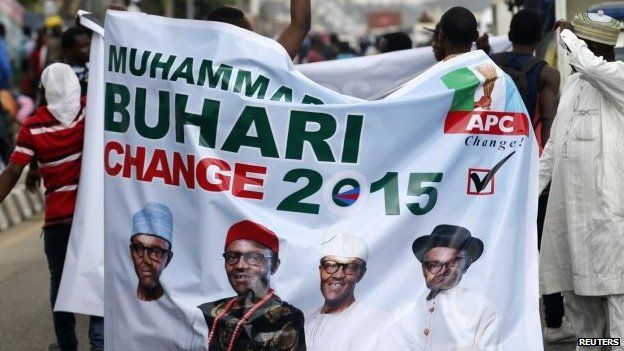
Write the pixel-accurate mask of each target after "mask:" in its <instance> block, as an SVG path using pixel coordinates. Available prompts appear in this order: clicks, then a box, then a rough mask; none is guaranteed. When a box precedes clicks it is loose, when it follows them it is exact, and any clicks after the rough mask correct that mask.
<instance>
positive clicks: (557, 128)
mask: <svg viewBox="0 0 624 351" xmlns="http://www.w3.org/2000/svg"><path fill="white" fill-rule="evenodd" d="M556 27H558V28H559V29H560V34H559V35H560V39H561V40H560V42H561V45H562V46H563V47H564V48H565V50H566V53H567V56H568V58H569V60H570V65H571V66H572V69H573V70H574V74H572V75H571V76H570V78H569V79H568V81H567V82H566V85H565V86H564V88H563V90H562V96H561V100H560V103H559V109H558V111H557V117H556V118H555V122H554V124H553V127H552V132H551V138H550V139H549V140H548V143H547V144H546V147H545V149H544V153H543V155H542V157H541V158H540V177H539V181H540V184H539V186H540V190H542V189H544V188H545V187H546V186H547V185H548V183H551V188H550V198H549V201H548V210H547V212H546V219H545V223H544V233H543V238H542V251H541V254H540V285H541V290H542V293H545V294H548V293H553V292H558V291H563V292H566V293H565V297H566V300H567V302H568V307H569V308H568V311H569V312H570V316H569V317H570V322H571V323H572V327H573V329H575V332H576V335H577V336H579V337H598V338H600V337H604V336H606V335H607V334H610V336H611V337H617V338H620V342H621V343H622V342H623V341H624V340H622V338H623V337H624V274H623V273H622V272H624V260H622V259H621V255H622V251H624V239H623V238H624V197H623V196H622V194H624V176H623V170H624V157H623V156H622V155H624V142H623V140H624V62H617V61H615V53H614V46H615V44H616V41H617V38H618V35H619V34H620V23H619V22H618V21H617V20H615V19H613V18H611V17H609V16H607V15H605V14H604V13H602V12H599V13H581V14H578V15H576V16H575V17H574V19H573V20H572V23H569V22H565V21H559V22H557V24H556ZM607 322H608V323H607ZM607 325H609V326H610V327H609V331H607ZM578 349H579V350H580V349H582V348H578ZM615 349H617V350H622V348H615Z"/></svg>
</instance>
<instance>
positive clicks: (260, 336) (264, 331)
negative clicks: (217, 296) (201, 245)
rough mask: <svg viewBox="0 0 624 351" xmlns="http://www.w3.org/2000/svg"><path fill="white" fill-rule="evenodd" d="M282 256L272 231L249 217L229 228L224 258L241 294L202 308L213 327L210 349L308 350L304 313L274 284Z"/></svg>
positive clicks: (236, 288)
mask: <svg viewBox="0 0 624 351" xmlns="http://www.w3.org/2000/svg"><path fill="white" fill-rule="evenodd" d="M278 257H279V240H278V238H277V235H275V233H274V232H273V231H271V230H269V229H268V228H266V227H264V226H263V225H260V224H258V223H254V222H252V221H248V220H245V221H241V222H238V223H236V224H234V225H233V226H231V227H230V229H229V230H228V233H227V236H226V238H225V253H224V254H223V258H224V259H225V272H226V274H227V276H228V280H229V281H230V285H231V286H232V289H234V291H235V292H236V294H237V296H234V297H230V298H225V299H221V300H217V301H214V302H209V303H205V304H203V305H200V306H198V307H199V309H200V310H201V311H202V312H203V314H204V318H205V319H206V323H207V324H208V327H209V328H210V335H209V337H208V348H209V349H210V350H211V351H214V350H217V351H220V350H228V351H230V350H237V351H242V350H267V351H268V350H305V334H304V331H303V313H302V312H301V311H300V310H298V309H297V308H295V307H293V306H291V305H290V304H288V303H286V302H284V301H282V300H281V299H280V298H279V297H278V296H277V295H275V293H274V291H273V289H271V288H270V278H271V275H273V274H274V273H275V272H276V271H277V268H278V267H279V264H280V260H279V258H278Z"/></svg>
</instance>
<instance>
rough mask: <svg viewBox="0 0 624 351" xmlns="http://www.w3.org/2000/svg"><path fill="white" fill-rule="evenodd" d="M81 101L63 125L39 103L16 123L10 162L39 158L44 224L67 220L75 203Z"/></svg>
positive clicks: (70, 218)
mask: <svg viewBox="0 0 624 351" xmlns="http://www.w3.org/2000/svg"><path fill="white" fill-rule="evenodd" d="M84 101H85V99H84V98H83V99H82V107H83V108H81V109H80V112H79V113H78V116H76V118H75V119H74V121H73V122H72V123H71V124H69V125H67V126H64V125H63V124H61V122H59V121H57V120H56V119H55V118H54V116H52V114H51V113H50V111H48V109H47V107H45V106H42V107H39V108H38V109H37V111H36V112H35V114H34V115H33V116H31V117H29V118H27V119H26V121H25V122H24V124H22V126H21V127H20V131H19V135H18V137H17V143H16V146H15V151H13V154H12V155H11V160H10V162H12V163H15V164H19V165H27V164H28V163H29V162H30V161H31V159H32V158H33V157H34V158H36V159H37V161H39V167H40V170H41V178H43V185H44V186H45V189H46V191H45V203H46V210H45V225H50V224H55V223H68V222H71V220H72V218H73V216H74V206H75V205H76V194H77V188H78V179H79V178H80V164H81V162H82V143H83V139H84Z"/></svg>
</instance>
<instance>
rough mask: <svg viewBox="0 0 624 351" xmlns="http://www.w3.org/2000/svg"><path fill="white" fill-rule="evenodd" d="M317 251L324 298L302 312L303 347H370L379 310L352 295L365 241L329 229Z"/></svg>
mask: <svg viewBox="0 0 624 351" xmlns="http://www.w3.org/2000/svg"><path fill="white" fill-rule="evenodd" d="M321 252H322V258H321V262H320V265H319V274H320V276H321V294H323V298H325V302H324V304H323V306H322V307H320V308H317V309H315V310H313V311H310V312H309V313H307V314H306V316H305V333H306V346H307V350H308V351H313V350H319V351H331V350H336V351H349V350H358V351H359V350H374V349H375V346H374V345H373V344H374V342H376V341H377V340H376V339H377V336H378V334H379V333H378V332H379V331H380V330H381V328H380V326H381V325H383V323H384V318H383V314H382V313H381V311H379V310H377V309H375V308H372V307H370V306H367V305H366V304H365V303H362V302H360V301H357V300H356V299H355V295H354V293H355V286H356V285H357V284H358V283H359V282H360V281H361V280H362V278H363V277H364V274H365V273H366V260H367V258H368V247H367V245H366V242H364V239H362V238H360V237H359V236H356V235H353V234H349V233H343V232H339V233H330V234H329V235H328V236H327V237H326V239H325V241H323V243H322V244H321Z"/></svg>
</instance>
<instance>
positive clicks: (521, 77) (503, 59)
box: [490, 52, 546, 115]
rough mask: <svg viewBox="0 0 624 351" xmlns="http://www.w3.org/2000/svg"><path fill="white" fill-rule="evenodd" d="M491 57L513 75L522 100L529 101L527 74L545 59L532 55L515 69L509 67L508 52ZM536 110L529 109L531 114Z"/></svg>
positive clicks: (526, 103) (526, 102)
mask: <svg viewBox="0 0 624 351" xmlns="http://www.w3.org/2000/svg"><path fill="white" fill-rule="evenodd" d="M490 58H491V59H492V61H494V63H496V65H498V67H500V68H501V69H502V70H503V71H505V73H507V74H508V75H509V77H511V79H512V80H513V81H514V83H515V84H516V88H518V92H519V93H520V96H522V101H524V104H525V105H528V103H529V80H528V78H527V74H528V73H529V71H531V69H533V67H535V66H536V65H538V64H540V63H542V62H544V63H546V62H545V61H544V60H541V59H538V58H537V57H532V58H530V59H529V60H527V61H526V62H525V63H524V64H522V66H521V67H520V69H519V70H518V69H515V68H513V67H509V59H510V58H511V55H510V54H509V53H508V52H501V53H498V54H494V55H491V56H490ZM534 112H535V111H529V114H530V115H533V113H534Z"/></svg>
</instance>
